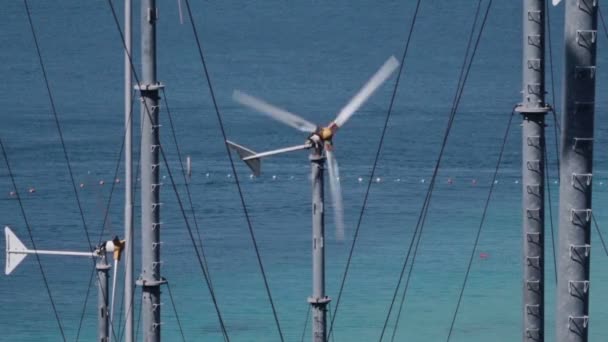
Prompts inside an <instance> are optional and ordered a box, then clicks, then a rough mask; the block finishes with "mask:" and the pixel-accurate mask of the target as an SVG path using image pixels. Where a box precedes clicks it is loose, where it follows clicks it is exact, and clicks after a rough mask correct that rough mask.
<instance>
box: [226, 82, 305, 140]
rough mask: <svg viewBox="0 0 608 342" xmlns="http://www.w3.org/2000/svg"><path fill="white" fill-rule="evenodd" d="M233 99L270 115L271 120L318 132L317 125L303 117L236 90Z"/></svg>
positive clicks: (303, 130) (298, 128) (300, 129)
mask: <svg viewBox="0 0 608 342" xmlns="http://www.w3.org/2000/svg"><path fill="white" fill-rule="evenodd" d="M232 98H233V99H234V100H235V101H236V102H238V103H240V104H242V105H245V106H247V107H249V108H252V109H255V110H256V111H258V112H260V113H262V114H265V115H268V116H270V117H271V118H273V119H275V120H277V121H280V122H282V123H284V124H286V125H287V126H291V127H293V128H295V129H297V130H299V131H302V132H306V133H312V132H314V131H316V130H317V126H316V125H314V124H312V123H310V122H308V121H306V120H304V119H302V118H301V117H299V116H297V115H295V114H293V113H290V112H288V111H286V110H283V109H281V108H278V107H275V106H273V105H271V104H269V103H268V102H265V101H263V100H260V99H258V98H255V97H253V96H251V95H247V94H245V93H243V92H240V91H238V90H235V91H234V93H232Z"/></svg>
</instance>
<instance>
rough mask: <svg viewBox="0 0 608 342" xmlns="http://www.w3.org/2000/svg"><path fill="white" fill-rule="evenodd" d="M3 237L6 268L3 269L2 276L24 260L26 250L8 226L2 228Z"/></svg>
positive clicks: (9, 272)
mask: <svg viewBox="0 0 608 342" xmlns="http://www.w3.org/2000/svg"><path fill="white" fill-rule="evenodd" d="M4 235H5V237H6V267H5V268H4V274H6V275H9V274H11V272H13V270H14V269H15V268H17V266H19V264H20V263H21V262H22V261H23V259H25V257H26V256H27V253H26V252H27V250H28V249H27V248H26V247H25V245H24V244H23V243H22V242H21V240H19V238H18V237H17V235H15V233H13V231H12V230H11V229H10V228H9V227H8V226H6V227H4Z"/></svg>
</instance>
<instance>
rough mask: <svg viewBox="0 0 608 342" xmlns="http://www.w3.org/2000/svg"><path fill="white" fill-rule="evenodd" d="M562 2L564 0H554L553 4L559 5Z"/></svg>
mask: <svg viewBox="0 0 608 342" xmlns="http://www.w3.org/2000/svg"><path fill="white" fill-rule="evenodd" d="M560 2H562V0H553V6H557V5H559V3H560Z"/></svg>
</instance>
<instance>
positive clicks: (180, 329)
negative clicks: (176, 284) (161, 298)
mask: <svg viewBox="0 0 608 342" xmlns="http://www.w3.org/2000/svg"><path fill="white" fill-rule="evenodd" d="M167 290H169V298H171V305H172V306H173V312H174V313H175V319H176V320H177V326H178V327H179V332H180V334H181V335H182V341H184V342H186V336H185V335H184V329H183V328H182V322H181V321H180V319H179V315H178V313H177V307H176V306H175V301H174V300H173V293H172V292H171V285H169V282H168V281H167Z"/></svg>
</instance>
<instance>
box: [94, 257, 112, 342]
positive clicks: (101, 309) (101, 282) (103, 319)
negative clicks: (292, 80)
mask: <svg viewBox="0 0 608 342" xmlns="http://www.w3.org/2000/svg"><path fill="white" fill-rule="evenodd" d="M95 269H96V270H97V312H98V324H97V335H98V339H97V340H98V341H100V342H107V341H109V337H110V325H109V312H110V311H109V310H108V298H109V295H108V271H109V269H110V265H108V263H107V261H106V252H105V250H102V253H101V255H100V256H99V257H98V259H97V263H96V264H95Z"/></svg>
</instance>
